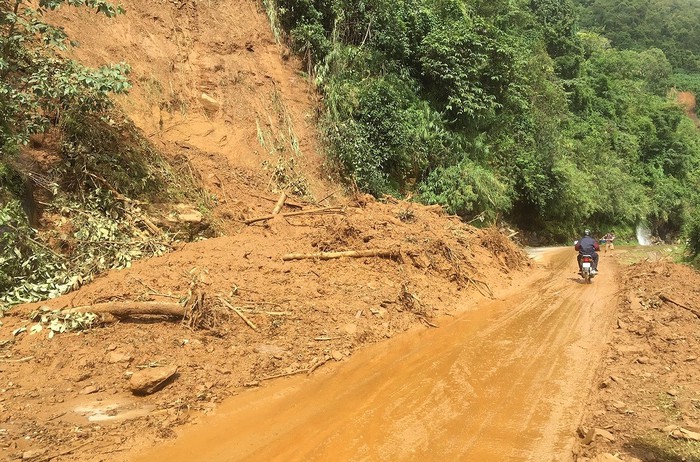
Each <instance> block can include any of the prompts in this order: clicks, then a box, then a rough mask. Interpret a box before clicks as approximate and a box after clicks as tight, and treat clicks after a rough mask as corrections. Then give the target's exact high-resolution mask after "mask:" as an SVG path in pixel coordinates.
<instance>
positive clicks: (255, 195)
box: [248, 193, 304, 209]
mask: <svg viewBox="0 0 700 462" xmlns="http://www.w3.org/2000/svg"><path fill="white" fill-rule="evenodd" d="M248 195H249V196H252V197H257V198H258V199H264V200H266V201H270V202H277V199H275V198H272V197H267V196H261V195H259V194H253V193H248ZM285 204H287V205H288V206H290V207H295V208H297V209H303V208H304V205H303V204H300V203H298V202H292V201H290V200H287V201H285Z"/></svg>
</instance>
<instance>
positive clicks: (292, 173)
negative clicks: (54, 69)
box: [50, 0, 337, 232]
mask: <svg viewBox="0 0 700 462" xmlns="http://www.w3.org/2000/svg"><path fill="white" fill-rule="evenodd" d="M119 3H120V4H122V5H123V6H124V8H125V9H126V11H127V13H126V14H125V15H121V16H117V17H116V18H113V19H107V18H104V17H101V15H95V14H94V13H91V12H89V11H87V10H85V9H74V8H67V7H64V8H62V9H60V10H58V11H57V12H55V13H52V14H51V15H50V18H51V19H52V20H54V21H56V22H58V23H59V24H62V25H63V26H64V27H65V29H66V32H67V33H68V34H69V36H70V37H71V38H72V39H74V40H77V41H78V42H79V43H80V46H79V47H78V48H74V49H72V50H71V55H72V56H74V57H76V58H77V59H79V60H81V61H83V62H85V63H87V64H89V65H95V66H96V65H103V64H109V63H114V62H120V61H124V62H127V63H128V64H129V65H130V66H131V67H132V72H131V75H130V79H131V81H132V83H133V85H134V87H133V89H132V90H131V92H130V94H129V95H128V96H126V97H123V98H120V100H119V102H120V103H121V106H122V107H123V108H124V109H125V111H126V112H127V114H128V115H129V116H130V117H131V118H132V119H133V120H134V122H135V123H136V125H137V126H138V127H139V128H141V129H142V130H143V132H144V134H145V135H146V136H147V138H148V139H149V140H150V141H151V142H152V143H153V144H154V145H155V146H156V147H158V148H159V149H161V150H162V151H163V152H165V153H167V154H169V155H170V157H171V158H172V159H174V160H175V162H189V163H190V164H191V165H192V167H193V171H192V174H193V175H194V176H196V177H197V178H198V179H200V180H201V182H202V183H203V184H204V186H205V187H207V189H209V190H210V191H211V194H212V195H213V196H214V197H215V200H216V202H218V207H216V208H215V209H214V217H215V219H218V220H217V223H216V224H217V225H218V227H219V228H220V229H221V230H223V231H224V232H234V231H236V230H237V229H239V227H240V225H239V222H238V221H237V220H240V219H241V218H242V217H243V216H245V215H246V214H250V213H254V212H251V211H250V209H251V208H253V209H254V208H255V207H257V206H261V207H264V208H265V209H267V208H268V205H269V204H268V203H266V202H265V201H259V200H257V199H256V198H255V197H253V196H250V195H245V194H241V193H251V192H252V193H254V194H255V193H257V194H260V192H261V191H265V190H271V191H277V190H282V189H284V190H286V191H287V193H289V194H293V195H296V196H298V197H305V198H307V199H309V200H313V199H314V198H315V199H316V200H319V199H321V198H322V197H325V196H326V195H327V194H328V193H330V192H331V191H333V190H335V189H336V188H337V186H335V185H332V184H331V183H329V182H328V181H327V180H325V178H326V176H327V175H326V174H325V173H324V172H325V170H324V166H323V165H324V160H323V159H324V157H323V154H322V153H321V152H320V151H319V143H318V140H317V129H316V118H317V98H318V97H317V95H316V93H315V89H314V87H313V85H311V84H310V83H309V82H308V80H307V79H306V78H305V77H304V75H303V74H302V73H301V72H300V70H301V69H302V68H303V66H302V65H301V63H300V62H298V61H297V60H296V59H294V58H293V57H290V54H289V51H288V50H287V48H286V47H285V46H283V45H280V44H278V43H277V42H276V40H275V37H274V35H273V33H272V32H271V30H270V23H269V21H268V19H267V16H266V15H265V13H264V12H263V11H261V10H260V4H259V2H256V1H253V0H245V1H241V0H221V1H216V2H209V1H207V2H204V1H197V2H195V1H188V0H182V1H180V0H178V1H156V0H151V1H138V0H125V1H121V2H119ZM331 188H332V189H331Z"/></svg>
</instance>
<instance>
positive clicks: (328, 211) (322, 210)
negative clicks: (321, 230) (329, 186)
mask: <svg viewBox="0 0 700 462" xmlns="http://www.w3.org/2000/svg"><path fill="white" fill-rule="evenodd" d="M331 213H345V212H344V211H343V209H342V207H322V208H320V209H313V210H302V211H300V212H288V213H280V214H277V215H265V216H264V217H257V218H251V219H249V220H245V221H244V223H245V224H246V225H252V224H253V223H257V222H259V221H267V220H272V219H273V218H275V217H277V216H281V217H284V218H288V217H298V216H302V215H326V214H331Z"/></svg>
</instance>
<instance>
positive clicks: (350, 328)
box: [341, 324, 357, 335]
mask: <svg viewBox="0 0 700 462" xmlns="http://www.w3.org/2000/svg"><path fill="white" fill-rule="evenodd" d="M341 330H342V331H343V332H345V333H346V334H348V335H355V334H356V333H357V324H345V325H344V326H343V327H342V328H341Z"/></svg>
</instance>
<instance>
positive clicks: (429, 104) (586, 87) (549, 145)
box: [266, 0, 700, 241]
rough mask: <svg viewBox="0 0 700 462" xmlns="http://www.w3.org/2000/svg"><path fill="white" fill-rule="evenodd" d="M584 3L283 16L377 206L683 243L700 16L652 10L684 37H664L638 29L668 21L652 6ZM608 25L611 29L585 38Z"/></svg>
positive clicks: (354, 5)
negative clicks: (641, 232)
mask: <svg viewBox="0 0 700 462" xmlns="http://www.w3.org/2000/svg"><path fill="white" fill-rule="evenodd" d="M577 3H578V4H576V3H574V1H573V0H528V1H525V0H520V1H518V0H516V1H508V2H506V1H495V2H494V1H490V2H483V1H476V2H466V1H463V0H400V1H391V2H389V1H386V0H366V1H364V2H353V1H350V0H276V3H275V2H272V1H271V0H270V1H268V2H267V3H266V5H267V7H268V10H274V12H275V13H274V14H270V17H271V18H272V19H273V20H274V21H278V23H277V24H275V27H276V30H280V29H281V30H282V31H285V32H286V34H287V35H286V37H287V39H288V40H289V41H290V43H291V44H292V46H293V47H295V49H296V50H297V51H298V52H299V53H300V54H301V55H302V56H303V57H304V59H305V60H306V62H307V65H308V66H309V69H311V70H312V71H313V73H314V76H315V78H316V82H317V83H318V85H319V88H320V90H321V91H322V92H323V94H324V98H325V112H324V114H323V117H322V121H321V124H322V127H323V130H324V133H325V135H326V138H327V141H328V144H329V153H330V156H331V157H332V158H333V159H334V160H335V161H336V162H337V163H338V164H339V165H340V166H341V168H342V170H343V171H344V172H345V174H346V175H347V179H348V180H349V181H352V182H355V183H356V184H357V185H358V186H359V188H360V189H362V190H365V191H368V192H370V193H372V194H374V195H382V194H401V193H406V192H417V193H419V196H420V199H421V200H423V201H424V202H427V203H439V204H442V205H444V206H445V207H446V208H447V209H448V210H449V211H450V212H453V213H458V214H459V215H461V216H463V217H465V218H471V217H474V216H477V215H480V214H484V215H485V216H488V217H490V218H491V219H495V218H496V217H500V218H505V219H506V220H509V221H511V222H514V223H515V224H517V225H518V226H520V227H521V228H524V229H527V230H532V231H537V232H538V233H539V234H541V235H544V236H548V238H549V239H550V240H559V241H563V240H564V239H567V238H569V237H570V236H572V235H573V234H576V233H578V232H580V229H581V228H582V227H583V226H588V227H591V228H593V229H598V230H604V229H607V228H609V227H616V228H617V229H628V230H633V229H634V228H635V226H636V225H637V224H639V223H640V222H646V223H648V224H649V225H650V227H651V228H652V231H653V232H654V233H655V234H657V235H659V236H661V237H662V238H664V239H675V238H677V237H679V236H680V233H681V232H682V230H683V229H684V227H686V226H689V225H687V224H688V223H690V217H691V216H692V215H693V213H695V210H696V207H695V204H697V203H698V200H697V193H696V191H697V190H698V177H697V171H698V166H699V165H700V135H699V132H698V130H697V129H696V128H695V126H694V124H693V122H692V121H691V120H690V119H689V118H687V117H686V116H685V114H684V112H683V110H682V108H681V107H679V105H677V104H676V102H675V101H674V100H673V98H672V97H670V96H669V89H670V88H671V87H672V86H674V85H675V86H677V87H678V88H679V89H680V90H692V91H694V90H696V89H697V88H698V82H699V81H700V80H699V79H698V74H695V72H697V70H698V67H697V66H696V65H695V64H693V63H695V58H694V56H696V55H695V53H696V51H697V50H695V48H696V47H697V46H699V45H698V44H700V40H696V39H695V38H694V37H695V35H697V33H698V29H697V27H695V25H696V23H697V21H693V20H691V18H693V17H696V16H694V15H696V13H697V12H698V11H700V10H699V8H698V5H700V4H698V3H697V2H696V1H695V0H686V1H685V2H673V5H674V8H676V9H672V10H673V11H671V10H669V8H670V6H669V5H670V4H671V3H672V2H671V1H670V0H656V1H655V2H651V3H653V4H655V5H656V4H658V5H657V6H658V8H659V10H658V11H662V12H663V11H666V12H667V15H666V16H665V17H664V19H663V24H666V25H667V26H668V28H667V29H666V30H662V29H658V30H654V34H651V32H649V30H647V29H643V28H642V29H639V28H637V25H638V24H639V21H637V20H636V19H634V16H629V14H628V13H629V12H628V11H626V10H625V11H623V10H624V8H627V6H629V5H631V4H638V5H639V8H641V9H644V10H645V11H646V14H647V16H645V18H647V19H646V20H648V21H659V20H660V19H659V18H655V17H654V16H653V15H652V12H651V10H652V9H653V8H654V6H646V5H644V2H642V0H632V1H630V2H625V5H626V6H625V7H620V6H619V2H612V1H607V0H606V1H603V0H598V1H596V0H593V1H583V0H581V1H579V2H577ZM647 3H649V2H647ZM616 6H617V9H615V10H614V11H613V9H614V8H615V7H616ZM662 6H663V8H662ZM658 11H656V12H654V14H656V13H658ZM613 13H614V14H613ZM579 14H580V16H579ZM681 16H682V20H681ZM601 18H604V19H606V20H609V21H611V22H610V24H611V26H610V27H605V28H598V29H594V28H593V27H589V28H588V29H585V28H584V27H583V26H586V25H590V26H592V24H593V23H594V22H595V21H598V20H600V19H601ZM624 21H627V22H625V24H624V25H625V27H624V28H623V27H622V24H621V22H624ZM599 23H600V24H603V22H599ZM606 24H607V23H606ZM613 24H615V25H616V26H615V32H617V31H620V30H623V29H624V31H625V32H624V33H625V34H627V35H625V37H627V39H625V40H627V41H625V40H622V39H621V38H620V36H618V35H615V34H614V32H613V31H612V30H611V29H612V28H613V26H612V25H613ZM645 24H646V23H645ZM650 24H651V23H650ZM645 27H646V26H645ZM649 27H651V25H650V26H649ZM645 31H646V32H645ZM642 34H647V35H645V37H646V38H648V40H646V41H644V40H641V39H640V37H641V36H642ZM632 44H635V46H631V45H632ZM681 67H682V68H683V69H684V71H683V72H680V71H679V70H680V68H681ZM674 69H675V71H674ZM674 72H675V73H674Z"/></svg>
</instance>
